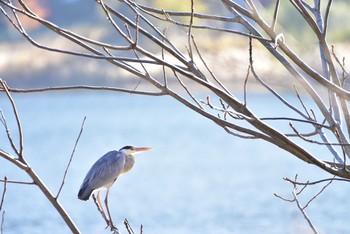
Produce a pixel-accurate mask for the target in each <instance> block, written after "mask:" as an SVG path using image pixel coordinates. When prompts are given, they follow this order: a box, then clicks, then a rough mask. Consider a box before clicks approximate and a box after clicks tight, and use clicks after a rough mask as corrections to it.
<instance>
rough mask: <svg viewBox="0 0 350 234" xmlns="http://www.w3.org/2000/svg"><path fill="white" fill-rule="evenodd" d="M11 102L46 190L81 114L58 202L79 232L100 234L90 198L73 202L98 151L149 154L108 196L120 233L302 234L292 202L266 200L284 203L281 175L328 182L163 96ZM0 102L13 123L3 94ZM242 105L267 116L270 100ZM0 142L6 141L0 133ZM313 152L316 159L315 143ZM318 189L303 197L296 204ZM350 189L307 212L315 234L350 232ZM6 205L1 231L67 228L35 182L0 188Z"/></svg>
mask: <svg viewBox="0 0 350 234" xmlns="http://www.w3.org/2000/svg"><path fill="white" fill-rule="evenodd" d="M14 98H15V101H16V103H17V107H18V110H19V114H20V117H21V121H22V125H23V128H24V129H23V130H24V139H25V142H24V143H25V144H24V147H25V155H26V158H27V160H28V162H29V163H30V164H31V165H32V167H33V168H34V169H35V170H36V171H37V173H38V175H39V176H40V177H41V178H42V179H43V181H44V182H45V183H46V185H47V186H48V187H49V188H50V190H51V191H52V192H53V193H56V192H57V190H58V187H59V185H60V183H61V180H62V176H63V172H64V169H65V167H66V165H67V163H68V159H69V156H70V154H71V151H72V149H73V145H74V142H75V140H76V138H77V136H78V132H79V130H80V125H81V123H82V120H83V118H84V116H86V117H87V120H86V124H85V128H84V131H83V134H82V137H81V139H80V142H79V144H78V147H77V150H76V153H75V156H74V158H73V161H72V165H71V168H70V169H69V172H68V178H67V180H66V183H65V185H64V188H63V190H62V193H61V195H60V198H59V199H60V202H61V203H62V205H63V206H64V207H65V209H66V210H67V211H68V213H69V214H70V216H71V218H72V219H73V220H74V222H75V223H76V224H77V226H78V227H79V228H80V230H81V232H82V233H108V230H105V229H104V227H105V223H104V221H103V219H102V218H101V217H100V214H99V213H98V212H97V210H96V207H95V205H94V203H93V201H92V200H89V201H88V202H82V201H80V200H78V199H77V192H78V189H79V186H80V184H81V182H82V180H83V178H84V176H85V174H86V172H87V171H88V169H89V168H90V166H91V165H92V164H93V163H94V162H95V161H96V159H98V158H99V157H100V156H102V154H104V153H105V152H107V151H109V150H113V149H119V148H121V147H122V146H124V145H128V144H134V145H138V146H150V147H153V148H154V150H153V151H149V152H146V153H144V154H140V155H137V162H136V165H135V167H134V169H133V170H132V171H131V172H130V173H128V174H126V175H125V176H122V177H120V178H119V179H118V181H117V182H116V184H115V185H114V186H113V188H112V190H111V193H110V200H109V201H110V207H111V212H112V215H113V217H114V221H115V222H116V223H117V225H118V227H119V228H120V229H121V230H123V229H124V228H123V224H122V221H123V220H124V219H125V218H127V219H128V220H129V222H130V223H131V225H132V226H133V227H134V229H135V230H139V227H140V225H141V224H142V225H143V226H144V229H143V230H144V233H177V234H187V233H188V234H189V233H208V234H209V233H276V234H277V233H290V234H293V233H310V229H309V228H308V227H307V224H306V221H305V220H304V219H303V218H302V215H301V213H300V212H299V211H298V209H297V207H296V204H295V203H287V202H284V201H282V200H280V199H278V198H276V197H275V196H274V195H273V194H274V193H277V194H279V195H282V196H284V197H287V198H291V197H292V194H291V192H292V186H291V185H290V184H288V183H286V182H284V181H283V180H282V178H283V177H285V176H288V177H290V178H293V177H294V176H295V174H296V173H299V178H300V179H301V180H303V179H304V180H312V179H320V178H327V177H329V176H328V175H326V174H325V173H322V172H321V171H320V170H319V169H317V168H315V167H314V166H311V165H307V164H305V163H304V162H301V161H300V160H297V159H295V158H294V157H293V156H291V155H289V154H288V153H286V152H283V151H282V150H280V149H279V148H277V147H275V146H272V145H271V144H268V143H266V142H262V141H260V140H252V141H249V140H242V139H239V138H236V137H232V136H230V135H228V134H226V133H225V132H224V131H223V130H222V129H220V128H219V127H218V126H216V125H215V124H214V123H212V122H210V121H209V120H207V119H205V118H203V117H201V116H199V115H197V114H195V113H193V112H192V111H191V110H189V109H187V108H185V107H183V106H182V105H181V104H179V103H177V102H175V101H173V100H172V99H170V98H167V97H145V96H136V95H129V94H116V93H98V92H77V93H76V92H74V93H72V92H63V93H62V92H59V93H50V94H48V93H42V94H30V95H14ZM0 101H1V104H2V108H4V107H5V109H4V112H5V113H6V114H7V115H9V116H8V120H9V122H10V124H11V125H10V126H12V127H13V126H14V122H13V118H10V113H11V112H10V110H9V107H8V105H7V104H5V103H6V101H5V97H4V96H1V99H0ZM251 101H252V107H254V108H256V109H257V110H258V111H264V110H265V111H266V112H268V110H267V109H266V108H264V105H263V104H264V103H265V104H266V103H271V102H273V101H274V100H272V99H269V97H268V96H267V95H264V94H256V95H252V97H251ZM294 101H295V102H296V101H297V100H294ZM306 104H308V103H307V102H306ZM280 111H281V115H283V114H284V112H283V111H284V110H283V109H281V110H280ZM266 114H268V113H266ZM13 130H14V129H13ZM13 135H14V136H15V135H16V134H15V131H14V133H13ZM0 137H1V139H2V140H1V141H4V139H6V138H5V136H4V132H3V131H2V132H1V136H0ZM7 150H9V147H8V148H7ZM315 150H316V152H317V151H319V153H320V154H322V150H321V149H320V147H317V146H315ZM0 168H1V171H0V177H4V176H5V175H6V176H7V177H8V178H9V179H12V180H25V181H28V180H29V179H28V178H27V177H26V176H25V175H24V174H23V173H21V172H20V171H19V170H18V169H17V168H15V167H13V166H12V165H11V164H10V163H8V162H6V161H5V160H3V159H0ZM319 189H320V187H317V188H312V189H311V190H310V191H307V192H306V193H305V194H306V196H304V197H301V201H302V202H306V201H307V200H308V199H310V198H311V197H312V196H313V195H315V193H316V192H317V191H318V190H319ZM349 192H350V187H349V186H348V185H347V184H346V183H337V182H335V183H333V184H332V185H331V186H330V187H329V188H328V189H326V190H325V192H324V193H323V194H322V195H321V196H320V197H319V198H317V200H316V201H314V202H313V203H312V204H311V205H310V207H309V208H308V209H307V212H308V213H309V216H310V218H311V220H312V221H313V222H314V224H315V225H316V227H317V228H318V229H319V231H320V233H347V232H348V231H349V228H348V226H347V224H348V219H347V213H348V207H349V205H350V204H349V199H347V196H348V194H349ZM5 209H6V213H5V222H4V233H10V234H12V233H68V232H69V230H68V229H67V227H66V226H65V224H64V223H63V221H62V220H61V218H60V217H59V216H58V214H57V212H56V211H55V210H54V209H53V208H52V207H51V205H50V204H49V203H48V201H47V200H46V198H45V197H44V195H43V194H41V192H39V190H38V189H37V188H36V187H34V186H31V185H15V184H8V189H7V193H6V200H5ZM124 233H125V232H124Z"/></svg>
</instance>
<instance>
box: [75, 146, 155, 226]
mask: <svg viewBox="0 0 350 234" xmlns="http://www.w3.org/2000/svg"><path fill="white" fill-rule="evenodd" d="M151 149H152V148H149V147H134V146H124V147H123V148H121V149H120V150H119V151H117V150H113V151H110V152H108V153H106V154H105V155H103V156H102V157H101V158H100V159H98V160H97V161H96V162H95V163H94V165H92V167H91V168H90V170H89V171H88V173H87V174H86V176H85V179H84V181H83V183H82V185H81V187H80V190H79V193H78V198H79V199H80V200H84V201H86V200H89V198H90V195H91V194H92V197H93V199H94V202H95V204H96V206H97V209H98V210H99V211H100V213H101V215H102V217H103V218H104V220H105V221H106V223H107V227H108V226H110V227H111V230H118V229H117V228H116V227H115V226H114V224H113V221H112V217H111V214H110V212H109V208H108V194H109V190H110V188H111V187H112V185H113V183H114V182H115V181H116V180H117V178H118V177H119V175H121V174H123V173H126V172H128V171H130V170H131V168H132V167H133V166H134V164H135V157H134V154H137V153H141V152H144V151H146V150H151ZM104 188H105V189H107V192H106V197H105V200H104V202H105V205H106V209H107V213H108V219H107V217H106V215H105V212H104V210H103V207H102V204H101V200H100V191H101V189H104ZM94 192H97V199H96V197H95V194H94ZM107 227H106V228H107Z"/></svg>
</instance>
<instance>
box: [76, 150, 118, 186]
mask: <svg viewBox="0 0 350 234" xmlns="http://www.w3.org/2000/svg"><path fill="white" fill-rule="evenodd" d="M124 164H125V157H124V155H123V154H121V153H120V152H119V151H110V152H108V153H106V154H105V155H103V156H102V157H101V158H100V159H99V160H97V161H96V162H95V163H94V165H92V167H91V169H90V170H89V172H88V173H87V175H86V177H85V179H84V182H83V184H82V187H83V186H84V184H86V183H87V184H88V187H89V188H90V189H91V190H94V189H98V188H101V187H105V186H110V185H112V184H113V182H114V181H115V180H116V179H117V178H118V176H119V175H120V173H121V172H122V170H123V168H124Z"/></svg>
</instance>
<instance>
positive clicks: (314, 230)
mask: <svg viewBox="0 0 350 234" xmlns="http://www.w3.org/2000/svg"><path fill="white" fill-rule="evenodd" d="M293 196H294V199H295V202H296V204H297V206H298V208H299V210H300V212H301V213H302V214H303V216H304V218H305V220H306V221H307V222H308V224H309V226H310V228H311V229H312V231H313V232H314V233H315V234H317V233H318V232H317V230H316V228H315V226H314V225H313V224H312V222H311V220H310V218H309V216H308V215H307V214H306V212H305V210H304V209H303V207H302V206H301V204H300V202H299V199H298V196H297V194H296V188H294V189H293Z"/></svg>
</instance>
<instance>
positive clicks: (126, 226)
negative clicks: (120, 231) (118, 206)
mask: <svg viewBox="0 0 350 234" xmlns="http://www.w3.org/2000/svg"><path fill="white" fill-rule="evenodd" d="M124 225H125V228H126V230H127V231H128V233H129V234H135V233H134V230H133V229H132V227H131V226H130V223H129V221H128V220H127V219H124Z"/></svg>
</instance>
